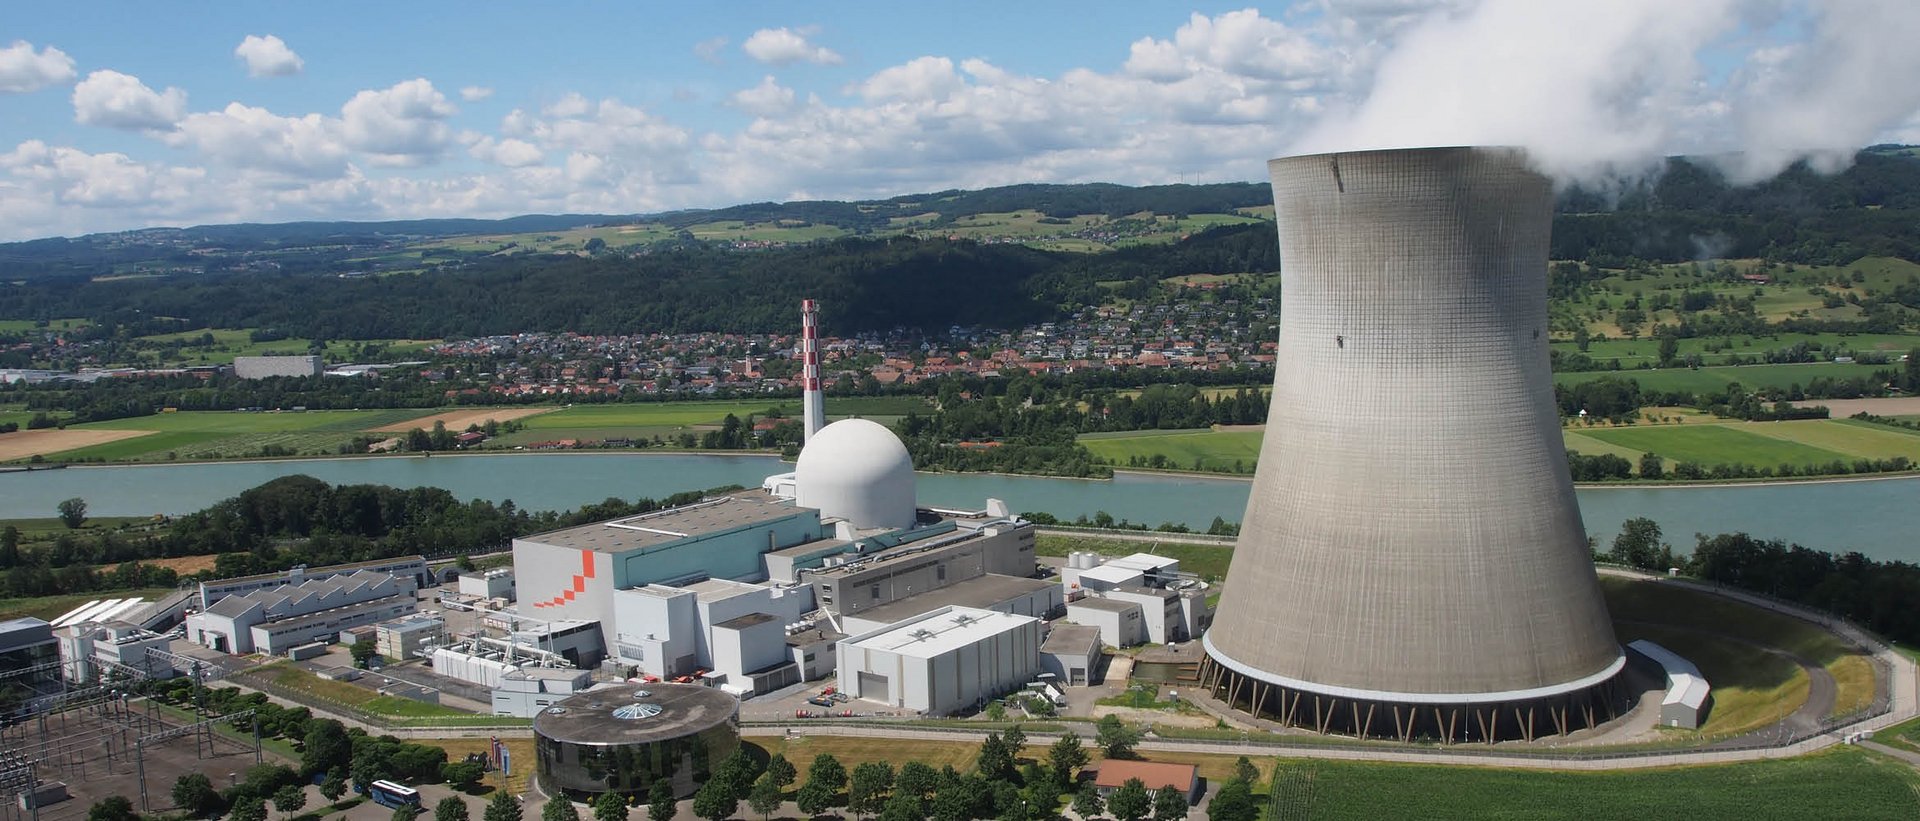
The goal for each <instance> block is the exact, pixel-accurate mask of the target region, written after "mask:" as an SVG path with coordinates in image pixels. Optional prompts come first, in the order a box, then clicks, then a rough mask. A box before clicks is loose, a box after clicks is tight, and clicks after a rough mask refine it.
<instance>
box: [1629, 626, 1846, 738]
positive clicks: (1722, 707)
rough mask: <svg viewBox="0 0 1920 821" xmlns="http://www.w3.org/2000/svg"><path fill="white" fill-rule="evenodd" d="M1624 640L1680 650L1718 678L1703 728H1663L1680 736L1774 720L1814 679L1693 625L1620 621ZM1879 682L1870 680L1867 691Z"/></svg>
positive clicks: (1802, 699)
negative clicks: (1647, 642)
mask: <svg viewBox="0 0 1920 821" xmlns="http://www.w3.org/2000/svg"><path fill="white" fill-rule="evenodd" d="M1614 632H1615V633H1616V634H1617V635H1618V636H1619V637H1620V641H1621V642H1623V643H1624V642H1629V641H1633V640H1635V639H1647V640H1649V641H1652V642H1655V643H1657V644H1659V645H1660V646H1662V647H1665V648H1667V649H1669V650H1672V651H1673V652H1675V653H1679V654H1680V656H1681V657H1682V658H1685V659H1686V660H1688V661H1691V662H1693V663H1694V665H1695V666H1697V667H1699V668H1700V674H1701V675H1704V676H1706V677H1707V681H1709V682H1712V684H1713V709H1712V711H1710V712H1709V713H1708V714H1707V721H1706V723H1704V724H1702V725H1700V729H1698V730H1663V731H1662V732H1663V733H1671V734H1673V735H1675V736H1676V737H1681V738H1686V739H1689V740H1704V739H1709V738H1720V737H1724V736H1730V735H1737V734H1739V733H1744V732H1748V731H1750V730H1757V729H1759V728H1761V727H1765V726H1767V725H1769V724H1773V723H1775V722H1777V721H1779V720H1780V719H1782V718H1785V717H1786V716H1787V715H1789V714H1791V713H1792V712H1793V711H1794V710H1797V709H1799V708H1800V705H1802V704H1805V703H1806V701H1807V693H1808V690H1809V689H1810V688H1811V687H1812V682H1811V681H1810V680H1809V679H1808V678H1807V672H1806V671H1805V670H1802V669H1800V665H1797V664H1794V663H1793V662H1792V661H1791V660H1789V659H1786V658H1782V657H1780V656H1778V655H1775V654H1772V653H1768V652H1765V651H1762V650H1760V649H1758V648H1755V647H1752V646H1750V645H1746V644H1741V643H1739V642H1733V641H1728V640H1726V639H1724V638H1719V637H1716V636H1710V635H1705V634H1702V633H1698V632H1694V631H1691V630H1685V629H1679V628H1673V627H1667V626H1665V625H1650V624H1641V623H1626V622H1616V623H1615V624H1614ZM1872 694H1873V683H1872V680H1871V679H1869V680H1868V682H1867V695H1868V697H1869V698H1871V697H1872Z"/></svg>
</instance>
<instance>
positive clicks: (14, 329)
mask: <svg viewBox="0 0 1920 821" xmlns="http://www.w3.org/2000/svg"><path fill="white" fill-rule="evenodd" d="M89 324H91V323H89V322H88V321H87V320H85V319H79V318H74V319H55V320H52V321H50V322H48V323H47V324H46V325H45V326H44V327H45V328H46V329H48V330H55V331H63V330H69V329H76V328H85V327H87V326H88V325H89ZM41 327H42V326H41V324H40V321H39V320H35V319H0V334H17V333H25V332H27V331H32V330H38V329H40V328H41Z"/></svg>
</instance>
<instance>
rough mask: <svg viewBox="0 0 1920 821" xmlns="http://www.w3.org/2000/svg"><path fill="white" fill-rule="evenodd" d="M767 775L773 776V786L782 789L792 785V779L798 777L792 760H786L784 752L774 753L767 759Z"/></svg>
mask: <svg viewBox="0 0 1920 821" xmlns="http://www.w3.org/2000/svg"><path fill="white" fill-rule="evenodd" d="M767 775H768V776H770V777H772V778H773V786H775V787H778V788H780V789H782V790H784V789H786V788H788V787H790V786H793V779H794V778H796V777H798V776H799V773H798V772H796V771H795V769H794V766H793V762H791V761H788V760H787V757H786V756H785V755H784V754H781V753H775V754H774V756H773V757H772V758H769V759H767Z"/></svg>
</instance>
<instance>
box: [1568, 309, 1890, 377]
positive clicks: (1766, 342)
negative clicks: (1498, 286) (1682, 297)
mask: <svg viewBox="0 0 1920 821" xmlns="http://www.w3.org/2000/svg"><path fill="white" fill-rule="evenodd" d="M1809 299H1813V297H1809ZM1816 301H1817V300H1816ZM1729 341H1731V342H1732V343H1733V347H1731V348H1727V349H1725V350H1708V348H1709V347H1718V346H1720V345H1723V344H1724V343H1726V342H1729ZM1678 342H1679V347H1678V349H1677V350H1678V355H1679V356H1686V355H1688V354H1697V355H1698V356H1699V357H1700V358H1701V361H1702V362H1703V363H1705V364H1707V365H1719V364H1724V363H1725V362H1726V361H1727V359H1728V358H1729V357H1733V356H1745V357H1756V356H1764V355H1765V354H1766V352H1767V351H1770V350H1778V349H1781V348H1790V347H1793V346H1794V345H1797V344H1801V343H1806V344H1808V345H1810V346H1811V345H1819V346H1821V347H1822V348H1823V349H1825V350H1835V349H1844V350H1849V351H1854V352H1878V353H1885V354H1902V353H1906V352H1907V351H1910V350H1912V349H1914V348H1916V347H1920V335H1914V334H1844V335H1843V334H1780V335H1778V336H1760V337H1755V336H1739V337H1733V338H1731V339H1725V338H1722V337H1690V338H1687V339H1681V340H1679V341H1678ZM1553 347H1554V348H1555V349H1556V350H1558V351H1560V352H1561V353H1562V354H1572V353H1579V352H1580V349H1579V346H1577V345H1575V344H1573V343H1572V342H1555V343H1553ZM1586 355H1587V356H1588V357H1590V358H1592V359H1595V360H1598V361H1601V362H1605V361H1608V360H1618V361H1619V362H1620V367H1622V368H1637V367H1639V366H1640V365H1641V363H1647V364H1649V365H1653V364H1657V363H1658V362H1659V361H1660V340H1658V339H1651V338H1642V339H1608V340H1604V341H1593V342H1589V343H1587V350H1586ZM1896 358H1897V357H1896ZM1810 364H1817V363H1810ZM1882 367H1885V366H1882Z"/></svg>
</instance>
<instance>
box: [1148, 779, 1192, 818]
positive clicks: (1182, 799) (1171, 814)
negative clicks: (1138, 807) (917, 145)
mask: <svg viewBox="0 0 1920 821" xmlns="http://www.w3.org/2000/svg"><path fill="white" fill-rule="evenodd" d="M1186 817H1187V794H1186V793H1183V792H1181V791H1180V790H1179V788H1177V787H1175V786H1173V785H1172V784H1167V785H1165V786H1163V787H1161V788H1160V791H1159V792H1157V793H1154V794H1153V821H1180V819H1182V818H1186Z"/></svg>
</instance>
